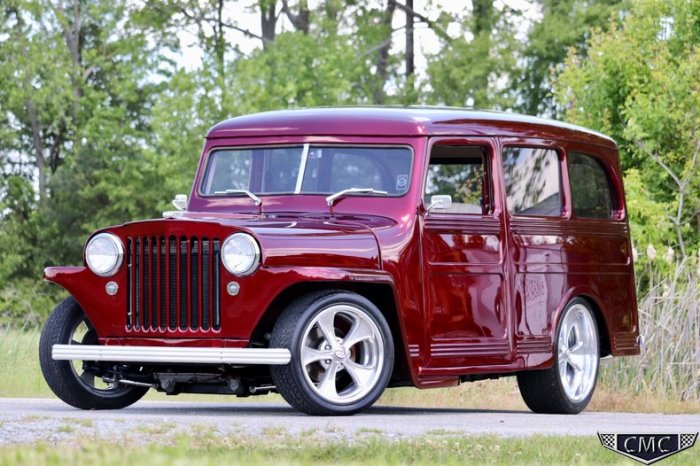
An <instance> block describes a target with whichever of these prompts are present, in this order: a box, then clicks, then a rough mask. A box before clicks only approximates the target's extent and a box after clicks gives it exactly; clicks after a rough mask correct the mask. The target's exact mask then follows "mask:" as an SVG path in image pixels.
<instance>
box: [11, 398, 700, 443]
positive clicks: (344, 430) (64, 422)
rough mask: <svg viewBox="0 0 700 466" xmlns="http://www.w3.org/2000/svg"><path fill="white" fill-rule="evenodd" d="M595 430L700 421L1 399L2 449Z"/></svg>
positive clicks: (692, 426)
mask: <svg viewBox="0 0 700 466" xmlns="http://www.w3.org/2000/svg"><path fill="white" fill-rule="evenodd" d="M599 431H600V432H610V433H621V432H634V433H637V432H668V433H674V432H698V431H700V415H698V414H687V415H686V414H682V415H678V414H676V415H666V414H645V413H588V412H584V413H581V414H579V415H576V416H561V415H542V414H533V413H531V412H527V411H497V410H473V409H436V408H406V407H391V406H375V407H373V408H371V409H369V410H368V411H367V412H365V413H361V414H358V415H354V416H350V417H312V416H307V415H303V414H299V413H298V412H296V411H294V410H292V409H291V408H290V407H289V406H287V405H284V404H279V403H247V402H245V403H199V402H189V401H188V402H178V401H140V402H138V403H136V404H135V405H133V406H131V407H129V408H126V409H123V410H119V411H81V410H77V409H74V408H71V407H70V406H67V405H66V404H64V403H62V402H60V401H58V400H53V399H34V398H0V445H10V444H32V443H36V442H48V443H61V442H64V441H70V440H71V439H74V438H76V437H80V438H85V437H91V438H95V439H102V438H104V439H111V440H115V439H116V438H125V439H126V438H128V440H129V442H135V443H141V444H143V443H150V442H153V441H160V440H163V437H172V436H177V435H182V434H188V433H196V434H203V433H206V434H207V435H223V436H230V435H243V436H246V437H269V436H272V435H280V434H282V435H288V436H293V437H296V436H305V435H311V434H312V435H314V436H318V437H325V438H328V439H338V440H353V439H361V438H362V437H363V436H367V435H381V436H383V437H386V438H387V439H392V438H393V439H404V438H411V437H417V436H422V435H426V434H428V435H430V434H432V435H483V434H494V435H498V436H504V437H524V436H530V435H536V434H539V435H562V436H563V435H571V436H594V435H595V434H596V433H597V432H599ZM159 439H160V440H159Z"/></svg>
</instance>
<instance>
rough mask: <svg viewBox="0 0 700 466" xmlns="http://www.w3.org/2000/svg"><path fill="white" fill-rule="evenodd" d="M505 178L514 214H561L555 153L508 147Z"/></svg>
mask: <svg viewBox="0 0 700 466" xmlns="http://www.w3.org/2000/svg"><path fill="white" fill-rule="evenodd" d="M503 178H504V181H505V188H506V197H507V202H508V210H509V211H510V212H511V213H512V214H515V215H543V216H552V217H559V216H560V215H561V194H560V186H561V183H560V181H559V180H560V177H559V156H558V154H557V152H556V151H555V150H552V149H542V148H535V147H506V148H505V149H504V150H503Z"/></svg>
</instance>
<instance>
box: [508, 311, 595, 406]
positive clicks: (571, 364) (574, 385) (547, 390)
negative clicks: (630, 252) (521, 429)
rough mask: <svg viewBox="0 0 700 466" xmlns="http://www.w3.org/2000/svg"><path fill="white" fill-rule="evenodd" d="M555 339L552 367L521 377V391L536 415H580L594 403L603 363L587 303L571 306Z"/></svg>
mask: <svg viewBox="0 0 700 466" xmlns="http://www.w3.org/2000/svg"><path fill="white" fill-rule="evenodd" d="M555 337H556V340H555V342H556V343H555V351H554V364H553V365H552V367H551V368H549V369H545V370H541V371H528V372H521V373H519V374H518V387H519V388H520V393H521V395H522V397H523V400H524V401H525V404H527V406H528V407H529V408H530V409H531V410H532V411H534V412H536V413H554V414H578V413H580V412H581V411H583V410H584V409H585V407H586V406H587V405H588V403H589V402H590V401H591V397H592V396H593V391H594V390H595V385H596V380H597V377H598V366H599V362H600V341H599V339H598V327H597V325H596V320H595V317H594V316H593V311H592V310H591V307H590V305H589V304H588V303H587V302H586V301H585V300H583V299H581V298H576V299H573V300H572V301H571V302H570V303H569V304H568V305H567V307H566V309H565V310H564V313H563V314H562V316H561V319H560V320H559V325H558V327H557V332H556V335H555Z"/></svg>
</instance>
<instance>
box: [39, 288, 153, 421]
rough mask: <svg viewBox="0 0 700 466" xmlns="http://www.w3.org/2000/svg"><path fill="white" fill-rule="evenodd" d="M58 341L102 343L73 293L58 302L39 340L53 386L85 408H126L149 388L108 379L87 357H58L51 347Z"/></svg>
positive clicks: (46, 375)
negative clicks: (53, 355)
mask: <svg viewBox="0 0 700 466" xmlns="http://www.w3.org/2000/svg"><path fill="white" fill-rule="evenodd" d="M56 344H64V345H65V344H69V345H96V344H98V340H97V333H96V332H95V329H94V328H92V325H91V324H90V321H88V319H87V317H86V316H85V313H84V312H83V310H82V308H81V307H80V304H78V302H77V301H76V300H75V299H74V298H72V297H70V298H67V299H65V300H63V301H62V302H61V303H59V305H58V306H56V308H55V309H54V310H53V313H52V314H51V316H50V317H49V319H48V320H47V321H46V325H45V326H44V330H43V331H42V332H41V339H40V340H39V361H40V362H41V372H42V373H43V374H44V379H46V383H47V384H48V385H49V387H50V388H51V390H52V391H53V392H54V393H55V394H56V396H57V397H59V398H60V399H61V400H63V401H64V402H66V403H68V404H69V405H71V406H74V407H76V408H81V409H120V408H125V407H127V406H129V405H131V404H133V403H136V402H137V401H138V400H140V399H141V397H143V395H145V394H146V392H147V391H148V387H136V386H128V385H123V384H119V383H115V382H104V381H103V380H102V378H101V377H100V376H99V374H96V373H95V371H94V369H93V368H92V367H90V366H89V364H86V363H84V362H83V361H56V360H54V359H53V358H52V357H51V348H52V347H53V345H56Z"/></svg>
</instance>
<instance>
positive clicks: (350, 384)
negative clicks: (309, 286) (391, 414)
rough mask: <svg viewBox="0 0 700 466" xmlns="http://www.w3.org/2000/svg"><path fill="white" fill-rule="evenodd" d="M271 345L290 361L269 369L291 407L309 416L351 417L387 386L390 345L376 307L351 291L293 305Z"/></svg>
mask: <svg viewBox="0 0 700 466" xmlns="http://www.w3.org/2000/svg"><path fill="white" fill-rule="evenodd" d="M270 346H271V347H273V348H288V349H289V350H290V352H291V353H292V360H291V362H290V363H289V364H287V365H284V366H272V367H271V369H270V370H271V374H272V379H273V380H274V382H275V385H276V386H277V389H278V390H279V392H280V394H281V395H282V396H283V397H284V399H285V400H287V402H289V404H291V405H292V406H293V407H294V408H296V409H298V410H299V411H302V412H305V413H307V414H316V415H332V414H336V415H337V414H353V413H356V412H358V411H361V410H362V409H365V408H367V407H369V406H370V405H372V403H374V402H375V401H376V400H377V398H379V396H380V395H381V394H382V392H383V391H384V389H385V388H386V386H387V383H388V382H389V378H390V376H391V372H392V368H393V364H394V344H393V340H392V337H391V331H390V330H389V326H388V324H387V322H386V319H384V316H383V315H382V314H381V312H380V311H379V309H377V307H376V306H375V305H374V304H372V303H371V302H370V301H369V300H367V299H365V298H364V297H362V296H360V295H357V294H355V293H348V292H322V293H314V294H311V295H307V296H305V297H303V298H301V299H299V300H297V301H296V302H294V303H292V304H291V305H290V306H289V307H288V308H287V309H286V310H285V311H284V312H283V314H282V316H281V317H280V319H279V320H278V321H277V323H276V324H275V328H274V330H273V333H272V339H271V341H270Z"/></svg>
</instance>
